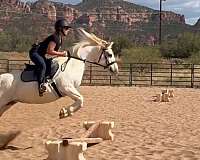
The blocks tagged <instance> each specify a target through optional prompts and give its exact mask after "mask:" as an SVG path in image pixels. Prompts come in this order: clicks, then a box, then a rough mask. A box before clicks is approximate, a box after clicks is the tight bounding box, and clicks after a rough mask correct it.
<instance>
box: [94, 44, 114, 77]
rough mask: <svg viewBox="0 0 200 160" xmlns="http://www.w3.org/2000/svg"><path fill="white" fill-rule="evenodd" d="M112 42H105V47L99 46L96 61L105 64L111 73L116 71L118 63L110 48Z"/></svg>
mask: <svg viewBox="0 0 200 160" xmlns="http://www.w3.org/2000/svg"><path fill="white" fill-rule="evenodd" d="M112 45H113V42H111V43H108V42H106V43H105V47H104V46H103V47H102V46H100V50H99V53H97V55H98V56H97V57H98V61H97V63H99V64H101V65H103V66H105V68H106V69H108V70H109V71H110V72H111V73H112V74H117V73H118V65H117V63H116V60H115V55H114V53H113V50H112Z"/></svg>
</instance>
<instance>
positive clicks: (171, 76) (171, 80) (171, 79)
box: [170, 63, 173, 86]
mask: <svg viewBox="0 0 200 160" xmlns="http://www.w3.org/2000/svg"><path fill="white" fill-rule="evenodd" d="M172 70H173V64H172V63H171V72H170V73H171V75H170V85H171V86H172V82H173V71H172Z"/></svg>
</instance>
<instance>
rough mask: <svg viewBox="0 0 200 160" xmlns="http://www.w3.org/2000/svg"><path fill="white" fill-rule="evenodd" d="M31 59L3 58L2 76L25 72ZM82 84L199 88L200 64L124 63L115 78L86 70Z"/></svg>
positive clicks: (101, 71)
mask: <svg viewBox="0 0 200 160" xmlns="http://www.w3.org/2000/svg"><path fill="white" fill-rule="evenodd" d="M24 63H29V64H30V61H29V60H7V59H0V73H6V72H11V71H14V70H23V68H24V66H25V65H24ZM82 85H118V86H120V85H121V86H124V85H125V86H173V87H190V88H199V87H200V65H197V64H162V63H130V64H127V63H123V64H119V74H118V76H117V77H115V76H112V75H111V74H109V72H107V70H104V69H103V68H102V67H99V66H96V65H90V66H88V67H86V70H85V73H84V76H83V80H82Z"/></svg>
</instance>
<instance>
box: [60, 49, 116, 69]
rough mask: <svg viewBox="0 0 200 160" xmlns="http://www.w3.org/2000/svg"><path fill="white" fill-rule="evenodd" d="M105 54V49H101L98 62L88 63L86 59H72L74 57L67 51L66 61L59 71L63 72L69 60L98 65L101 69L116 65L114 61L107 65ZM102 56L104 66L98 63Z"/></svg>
mask: <svg viewBox="0 0 200 160" xmlns="http://www.w3.org/2000/svg"><path fill="white" fill-rule="evenodd" d="M105 53H106V49H104V48H103V49H102V52H101V54H100V56H99V60H98V62H91V61H88V60H86V59H81V58H78V57H74V56H72V55H71V54H70V52H69V51H67V60H66V61H65V62H64V63H63V64H62V65H61V71H62V72H63V71H64V70H65V68H66V65H67V63H68V62H69V60H70V59H71V58H73V59H76V60H79V61H82V62H84V63H90V64H95V65H98V66H101V67H103V68H104V69H106V68H108V67H109V66H111V65H112V64H114V63H117V62H116V61H113V62H111V63H109V61H108V57H107V56H106V55H105ZM103 55H104V57H105V59H106V65H102V64H100V63H99V62H100V60H101V58H102V56H103Z"/></svg>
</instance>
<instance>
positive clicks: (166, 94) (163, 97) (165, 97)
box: [153, 89, 174, 102]
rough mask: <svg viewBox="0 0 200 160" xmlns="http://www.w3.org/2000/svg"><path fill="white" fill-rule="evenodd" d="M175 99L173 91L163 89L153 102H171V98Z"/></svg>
mask: <svg viewBox="0 0 200 160" xmlns="http://www.w3.org/2000/svg"><path fill="white" fill-rule="evenodd" d="M173 97H174V91H173V90H167V89H163V90H161V94H156V96H155V98H154V99H153V101H154V102H169V100H170V98H173Z"/></svg>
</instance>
